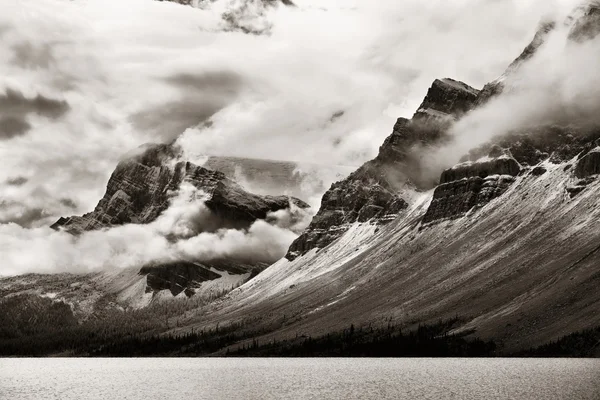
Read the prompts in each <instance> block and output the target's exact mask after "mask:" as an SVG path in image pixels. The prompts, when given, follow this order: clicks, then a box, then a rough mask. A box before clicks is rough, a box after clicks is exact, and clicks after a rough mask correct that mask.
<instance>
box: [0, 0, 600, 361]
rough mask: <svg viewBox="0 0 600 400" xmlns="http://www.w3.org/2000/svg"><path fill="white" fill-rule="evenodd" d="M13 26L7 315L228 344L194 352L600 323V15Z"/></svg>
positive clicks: (203, 5)
mask: <svg viewBox="0 0 600 400" xmlns="http://www.w3.org/2000/svg"><path fill="white" fill-rule="evenodd" d="M6 9H7V11H8V12H6V13H4V14H3V15H2V16H0V37H2V39H3V40H2V43H1V44H0V54H2V55H4V56H6V57H5V58H4V59H6V60H8V61H7V62H4V63H2V64H1V65H2V68H3V71H2V72H3V73H2V74H0V76H1V77H2V78H0V157H2V159H3V161H4V162H5V167H4V168H3V169H2V172H1V173H0V248H1V249H2V252H3V257H4V260H5V265H4V267H2V268H1V269H0V275H5V276H8V277H7V278H3V279H0V296H1V297H0V306H2V304H3V301H5V303H4V304H5V305H6V304H9V305H10V306H6V307H8V314H7V315H12V314H11V313H12V311H10V310H17V309H18V310H26V311H22V312H21V311H20V313H21V314H19V315H22V314H23V313H25V314H27V313H29V312H32V311H31V310H34V309H36V307H37V309H42V308H44V307H46V308H44V309H48V310H50V309H51V307H52V304H58V303H61V304H68V305H69V308H70V310H71V311H68V310H66V309H65V310H61V311H60V312H61V313H62V314H61V315H63V314H64V315H63V316H64V318H65V321H77V323H76V324H71V322H69V323H66V325H65V328H64V329H65V330H64V332H63V333H62V334H63V335H64V336H65V337H70V335H76V334H75V333H74V332H76V329H84V330H85V329H88V328H89V329H96V328H94V327H93V326H92V325H90V326H89V327H88V325H86V324H87V321H88V320H95V319H96V318H97V319H98V320H99V321H101V322H100V324H101V326H102V329H107V328H106V326H111V325H115V326H117V328H115V330H114V331H113V332H115V331H118V332H122V334H121V333H119V334H118V335H117V336H118V337H117V338H116V339H115V338H114V337H113V336H110V335H112V334H110V335H109V334H107V335H108V336H106V338H107V339H106V340H108V338H110V340H111V341H115V340H116V341H117V342H118V340H124V342H123V343H124V344H123V346H125V347H126V346H127V343H128V342H126V340H127V339H124V338H126V337H128V336H127V335H134V333H135V335H140V337H141V338H142V339H140V340H143V339H144V338H154V335H160V338H162V339H157V340H164V342H161V345H164V346H166V347H168V348H170V347H169V346H171V345H172V344H173V343H175V344H177V343H179V340H181V337H185V338H196V339H198V340H200V339H201V340H202V341H208V342H211V341H213V340H214V341H216V342H217V343H219V345H218V346H216V345H214V343H213V342H211V343H212V344H211V345H210V346H208V345H207V346H208V347H206V348H202V349H200V350H198V349H196V350H194V351H196V354H211V353H215V352H216V354H224V352H229V351H232V352H237V351H246V349H247V347H246V346H247V345H248V343H249V341H251V340H253V341H254V342H253V345H252V346H253V348H254V349H255V348H256V347H258V346H257V345H255V343H258V342H257V341H260V342H261V343H271V346H272V347H273V348H275V349H279V350H281V348H279V347H277V346H278V345H276V343H279V342H282V343H288V344H289V345H290V346H292V348H293V346H295V345H301V341H302V340H303V339H302V338H325V337H327V338H328V337H329V335H330V334H332V333H336V334H337V333H339V332H345V329H346V328H348V326H349V325H350V324H352V330H353V331H354V329H355V327H360V329H361V331H362V329H363V327H364V328H365V329H371V332H373V328H374V327H375V328H376V329H380V328H381V329H384V327H385V326H388V329H390V326H391V325H392V323H391V321H394V326H397V327H398V328H399V329H400V330H402V329H406V330H409V331H410V330H415V329H421V326H422V324H427V326H434V325H432V324H441V325H440V326H445V328H444V329H446V331H444V332H441V331H440V332H439V335H441V334H442V333H443V334H449V335H451V337H452V338H460V340H466V341H467V343H475V344H473V346H477V345H478V343H479V342H478V340H483V341H486V342H483V343H487V344H486V345H485V346H487V347H485V346H484V349H485V353H481V355H490V354H492V355H493V354H495V353H493V351H497V352H498V354H512V353H514V352H518V351H524V350H526V349H528V348H533V347H536V346H540V345H542V344H545V343H549V342H551V341H554V340H557V339H559V338H561V337H563V336H566V335H573V334H575V335H577V334H584V335H590V334H591V333H589V332H595V330H597V329H596V328H597V327H598V326H600V312H599V311H600V299H599V298H598V293H597V291H596V290H595V287H596V286H597V284H598V277H599V276H600V275H599V274H598V268H597V265H598V257H599V254H600V253H599V249H600V247H598V244H597V243H598V240H600V231H599V230H598V229H597V226H596V225H597V224H596V223H595V221H596V220H597V217H598V215H597V214H598V211H597V210H598V207H597V196H598V193H599V190H600V186H599V184H598V175H599V174H600V120H598V115H600V113H599V111H600V93H599V92H598V88H599V87H600V85H599V83H600V75H599V73H598V71H600V69H599V68H598V67H599V66H600V59H599V58H598V57H599V55H600V39H599V36H600V18H599V15H600V3H598V2H596V1H586V2H579V1H567V0H563V1H559V0H556V1H536V0H529V1H519V2H517V1H504V2H499V1H486V2H471V1H451V2H448V1H446V2H442V1H431V2H427V3H422V2H418V1H406V2H402V4H397V2H394V1H387V0H386V1H381V2H376V3H375V2H360V1H354V0H346V1H342V2H339V1H312V0H298V1H294V2H293V3H292V2H289V1H258V0H248V1H241V0H216V1H189V2H188V1H183V2H182V1H174V2H171V1H142V0H132V1H130V2H120V1H116V0H110V1H104V2H99V1H63V0H43V1H40V2H39V4H36V5H35V6H34V5H29V4H23V3H10V4H7V5H6ZM57 9H60V10H61V11H62V12H60V13H57V12H56V10H57ZM90 26H92V27H93V29H89V27H90ZM314 27H317V28H314ZM32 273H33V274H32ZM79 288H85V289H82V290H79ZM15 298H16V299H17V300H7V299H15ZM40 299H50V300H40ZM11 307H12V308H11ZM123 311H132V312H133V313H134V314H131V315H129V316H128V317H123V318H125V319H122V318H121V316H122V314H121V313H122V312H123ZM135 313H139V314H135ZM17 314H18V313H16V311H15V315H17ZM125 314H127V313H125ZM136 315H140V316H142V315H143V316H144V317H143V318H142V320H143V321H144V324H143V326H142V325H137V324H133V325H131V324H130V323H129V322H123V321H127V318H130V317H131V318H134V317H135V316H136ZM136 318H137V317H136ZM134 319H135V318H134ZM11 321H12V322H11V323H10V326H11V327H12V328H10V329H8V328H7V329H8V330H7V333H6V335H5V336H6V337H7V338H8V339H7V340H9V341H11V340H12V341H14V343H13V342H10V343H12V344H14V346H16V347H15V348H18V343H19V342H18V340H21V339H19V337H20V336H19V335H18V334H16V333H15V332H21V331H22V332H25V331H28V330H30V329H33V328H31V327H30V326H29V325H27V324H28V323H27V322H26V321H27V319H20V317H19V318H16V317H15V319H14V320H11ZM23 321H25V322H23ZM173 321H176V322H175V323H174V322H173ZM444 321H451V322H444ZM77 324H79V325H77ZM76 326H81V327H83V328H75V327H76ZM436 326H437V325H436ZM219 327H220V328H221V329H222V328H223V327H226V328H225V330H221V331H219ZM367 327H368V328H367ZM48 329H50V328H48ZM61 329H62V328H61ZM128 329H133V330H132V331H128ZM33 331H35V329H34V330H33ZM107 331H110V330H107ZM198 332H202V334H200V336H194V335H199V334H198ZM206 332H208V333H209V336H208V337H207V336H202V335H206ZM581 332H585V333H581ZM36 334H37V333H36ZM49 335H50V336H52V334H50V333H49ZM341 335H342V337H345V336H344V335H345V333H343V334H341ZM434 336H435V335H434ZM136 337H137V336H136ZM436 337H437V336H436ZM594 337H595V336H594ZM1 339H2V337H1V336H0V340H1ZM434 339H435V338H434ZM27 340H29V339H27ZM32 340H33V339H32ZM149 340H150V339H149ZM152 340H154V339H152ZM186 340H187V339H186ZM190 340H191V339H190ZM323 340H324V339H323ZM590 340H593V339H590ZM469 341H472V342H469ZM7 343H8V342H7ZM198 343H200V342H198ZM202 343H205V342H202ZM299 343H300V344H299ZM461 343H462V342H461ZM490 343H492V344H493V346H492V345H491V344H490ZM12 344H11V345H12ZM488 345H489V346H488ZM57 346H58V349H60V344H59V345H57ZM86 346H88V345H86ZM86 346H84V347H82V348H81V349H80V351H81V352H83V353H86V352H92V353H93V352H94V351H97V350H98V349H99V348H101V347H99V348H96V347H93V348H91V350H90V348H89V347H86ZM94 346H95V345H94ZM190 346H191V347H190V348H188V349H187V350H186V348H184V347H178V348H173V349H171V350H170V351H172V352H174V353H173V354H188V353H186V351H189V352H191V351H192V350H190V349H192V348H194V346H195V345H190ZM198 346H200V345H198ZM211 346H216V347H211ZM588 347H589V346H588ZM588 347H586V349H585V351H586V352H587V353H585V354H597V349H596V348H595V347H593V346H592V347H589V348H588ZM596 347H597V346H596ZM84 348H85V350H83V349H84ZM209 348H210V351H209V350H208V349H209ZM492 348H493V349H495V350H490V349H492ZM55 350H57V349H53V350H52V351H55ZM279 350H273V351H274V353H273V354H278V353H277V351H279ZM265 351H266V350H265ZM281 351H283V350H281ZM203 352H204V353H203ZM490 352H491V353H490ZM460 354H462V353H460ZM478 354H479V353H478ZM309 355H310V354H309Z"/></svg>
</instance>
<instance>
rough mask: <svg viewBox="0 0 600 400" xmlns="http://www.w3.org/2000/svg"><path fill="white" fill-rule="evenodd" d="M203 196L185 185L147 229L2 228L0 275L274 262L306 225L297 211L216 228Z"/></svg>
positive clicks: (301, 212) (304, 217) (303, 214)
mask: <svg viewBox="0 0 600 400" xmlns="http://www.w3.org/2000/svg"><path fill="white" fill-rule="evenodd" d="M204 200H205V196H204V194H203V193H202V192H201V191H198V190H196V189H195V188H194V187H192V186H191V185H184V186H183V187H182V189H181V190H180V191H179V192H178V193H177V194H176V195H175V196H174V197H173V198H172V199H171V204H170V207H169V209H168V210H167V211H166V212H164V213H163V214H162V215H161V216H160V217H159V218H158V219H157V220H155V221H154V222H152V223H150V224H148V225H135V224H130V225H124V226H119V227H114V228H110V229H104V230H98V231H90V232H84V233H83V234H81V235H79V236H73V235H71V234H68V233H66V232H62V231H53V230H52V229H50V228H47V227H40V228H32V229H26V228H23V227H21V226H19V225H17V224H14V223H11V224H0V253H1V254H2V269H0V276H3V275H4V276H10V275H17V274H23V273H31V272H36V273H59V272H77V273H83V272H92V271H98V270H102V269H110V268H126V267H134V266H142V265H144V264H147V263H150V262H161V261H168V260H180V259H185V260H189V261H210V260H214V259H223V258H227V259H234V260H236V259H237V260H242V261H244V262H266V263H269V262H274V261H276V260H278V259H279V258H281V257H283V256H284V255H285V253H286V252H287V249H288V247H289V245H290V244H291V243H292V241H293V240H294V239H295V238H296V237H298V234H299V232H301V231H302V230H304V229H305V228H306V226H307V225H308V223H309V222H310V215H309V214H308V211H306V210H302V209H299V208H297V207H295V206H292V207H290V209H288V210H280V211H277V212H275V213H270V214H269V215H268V216H267V219H266V220H257V221H255V222H254V223H253V224H252V225H251V226H250V227H249V228H248V229H247V230H236V229H218V228H217V227H215V226H214V225H213V216H212V213H211V211H210V210H209V209H208V208H207V207H206V206H205V205H204Z"/></svg>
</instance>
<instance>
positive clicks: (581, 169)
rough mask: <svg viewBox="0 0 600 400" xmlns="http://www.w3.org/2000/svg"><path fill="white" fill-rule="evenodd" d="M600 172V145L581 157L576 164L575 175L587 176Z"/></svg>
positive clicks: (579, 176)
mask: <svg viewBox="0 0 600 400" xmlns="http://www.w3.org/2000/svg"><path fill="white" fill-rule="evenodd" d="M597 174H600V147H596V148H594V149H593V150H591V151H590V152H588V153H587V154H586V155H584V156H583V157H581V158H580V159H579V161H578V162H577V165H576V166H575V176H576V177H578V178H586V177H588V176H591V175H597Z"/></svg>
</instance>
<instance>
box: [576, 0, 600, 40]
mask: <svg viewBox="0 0 600 400" xmlns="http://www.w3.org/2000/svg"><path fill="white" fill-rule="evenodd" d="M575 14H579V16H578V17H579V18H577V16H574V17H571V18H572V19H573V20H574V23H573V25H572V27H571V30H570V32H569V39H570V40H573V41H575V42H580V43H581V42H585V41H587V40H592V39H594V38H595V37H596V36H598V34H599V33H600V4H598V3H597V2H596V3H592V4H588V5H585V6H582V7H580V8H579V9H578V10H576V11H575Z"/></svg>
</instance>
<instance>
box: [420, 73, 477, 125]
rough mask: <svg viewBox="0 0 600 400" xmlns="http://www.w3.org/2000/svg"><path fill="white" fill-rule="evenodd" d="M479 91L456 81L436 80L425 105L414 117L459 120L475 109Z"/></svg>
mask: <svg viewBox="0 0 600 400" xmlns="http://www.w3.org/2000/svg"><path fill="white" fill-rule="evenodd" d="M478 95H479V90H477V89H475V88H473V87H471V86H469V85H467V84H466V83H463V82H460V81H455V80H454V79H450V78H445V79H436V80H435V81H434V82H433V84H432V85H431V88H429V91H428V92H427V96H425V99H424V100H423V103H421V105H420V106H419V108H418V110H417V112H416V113H415V115H414V116H413V119H415V118H428V117H432V116H433V117H438V118H443V117H446V116H450V117H451V118H459V117H461V116H462V115H463V114H464V113H466V112H467V111H469V110H470V109H471V108H472V107H473V103H474V101H475V100H476V99H477V96H478Z"/></svg>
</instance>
